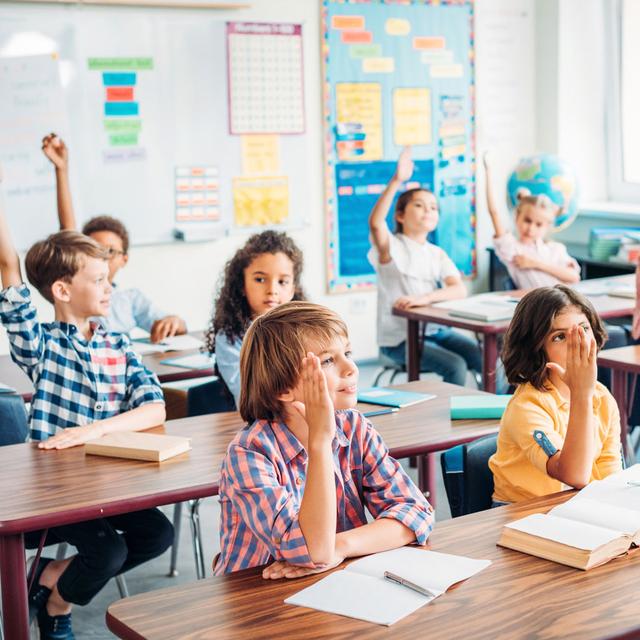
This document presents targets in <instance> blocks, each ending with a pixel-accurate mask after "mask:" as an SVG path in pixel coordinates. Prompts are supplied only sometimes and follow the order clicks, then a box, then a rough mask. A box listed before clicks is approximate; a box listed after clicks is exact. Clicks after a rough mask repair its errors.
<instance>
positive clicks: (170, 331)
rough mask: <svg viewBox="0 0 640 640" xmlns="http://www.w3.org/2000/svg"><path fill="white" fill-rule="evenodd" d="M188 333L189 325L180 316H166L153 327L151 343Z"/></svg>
mask: <svg viewBox="0 0 640 640" xmlns="http://www.w3.org/2000/svg"><path fill="white" fill-rule="evenodd" d="M184 333H187V323H186V322H185V321H184V320H183V319H182V318H181V317H180V316H165V317H164V318H160V319H159V320H156V321H155V322H154V323H153V324H152V325H151V342H162V341H163V340H164V339H165V338H171V337H172V336H179V335H182V334H184Z"/></svg>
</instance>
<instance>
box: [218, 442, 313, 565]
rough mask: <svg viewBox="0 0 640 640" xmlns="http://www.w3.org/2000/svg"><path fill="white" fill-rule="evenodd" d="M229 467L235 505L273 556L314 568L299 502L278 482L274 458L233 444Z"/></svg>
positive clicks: (245, 521) (245, 522) (229, 455)
mask: <svg viewBox="0 0 640 640" xmlns="http://www.w3.org/2000/svg"><path fill="white" fill-rule="evenodd" d="M226 466H227V472H228V475H229V478H228V480H229V486H230V498H231V500H232V502H233V505H234V507H235V508H236V509H237V511H238V513H239V514H240V517H241V518H242V520H243V522H244V524H245V526H246V527H248V528H249V529H250V530H251V531H252V532H253V534H254V535H255V536H256V537H257V538H258V539H259V540H260V541H261V542H262V543H263V544H264V545H265V546H266V547H267V548H268V549H269V552H270V554H271V556H272V557H273V558H274V559H275V560H282V561H284V562H288V563H289V564H294V565H299V566H302V567H315V564H314V563H313V561H312V560H311V557H310V556H309V550H308V548H307V543H306V541H305V539H304V535H303V534H302V530H301V529H300V522H299V520H298V512H299V504H298V503H297V500H296V498H295V497H294V496H293V495H292V493H291V492H290V491H288V490H287V488H286V487H285V486H282V485H281V484H280V482H279V481H278V477H277V474H276V469H275V467H274V465H273V463H272V462H271V460H269V459H268V458H267V456H266V455H264V454H263V453H261V452H259V451H255V450H253V449H248V448H246V447H244V446H241V445H238V444H232V445H231V446H230V447H229V451H228V452H227V464H226ZM245 553H251V550H246V551H245Z"/></svg>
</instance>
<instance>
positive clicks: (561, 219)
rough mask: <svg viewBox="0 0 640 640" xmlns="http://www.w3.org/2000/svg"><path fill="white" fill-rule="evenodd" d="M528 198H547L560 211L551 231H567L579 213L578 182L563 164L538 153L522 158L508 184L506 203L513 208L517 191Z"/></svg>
mask: <svg viewBox="0 0 640 640" xmlns="http://www.w3.org/2000/svg"><path fill="white" fill-rule="evenodd" d="M521 189H522V190H526V191H525V193H526V192H528V193H530V194H531V195H534V196H537V195H540V194H544V195H546V196H547V197H548V198H550V199H551V200H552V201H553V202H554V203H555V204H557V205H558V206H559V207H560V210H559V212H558V214H557V216H556V219H555V221H554V231H560V229H564V228H565V227H568V226H569V225H570V224H571V223H572V222H573V220H574V219H575V217H576V214H577V213H578V181H577V180H576V176H575V173H574V172H573V170H572V169H571V167H570V166H569V164H567V163H566V162H565V161H564V160H561V159H560V158H558V157H556V156H553V155H549V154H546V153H541V154H538V155H535V156H530V157H527V158H522V159H521V160H520V161H519V162H518V164H517V166H516V168H515V169H514V170H513V172H512V173H511V175H510V176H509V180H508V181H507V203H508V204H509V207H510V208H511V209H513V208H515V206H516V203H517V201H518V200H517V195H518V192H519V191H520V190H521Z"/></svg>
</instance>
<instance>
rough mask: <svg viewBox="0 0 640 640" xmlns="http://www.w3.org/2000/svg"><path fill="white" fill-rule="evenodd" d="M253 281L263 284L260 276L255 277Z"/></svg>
mask: <svg viewBox="0 0 640 640" xmlns="http://www.w3.org/2000/svg"><path fill="white" fill-rule="evenodd" d="M255 281H256V282H258V283H260V284H262V283H263V282H264V278H263V277H262V276H256V278H255Z"/></svg>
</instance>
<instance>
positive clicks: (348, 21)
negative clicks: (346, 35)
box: [331, 15, 364, 29]
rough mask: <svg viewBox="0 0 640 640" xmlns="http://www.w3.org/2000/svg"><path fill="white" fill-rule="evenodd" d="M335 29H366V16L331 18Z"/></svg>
mask: <svg viewBox="0 0 640 640" xmlns="http://www.w3.org/2000/svg"><path fill="white" fill-rule="evenodd" d="M331 27H332V28H333V29H364V16H345V15H339V16H331Z"/></svg>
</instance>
